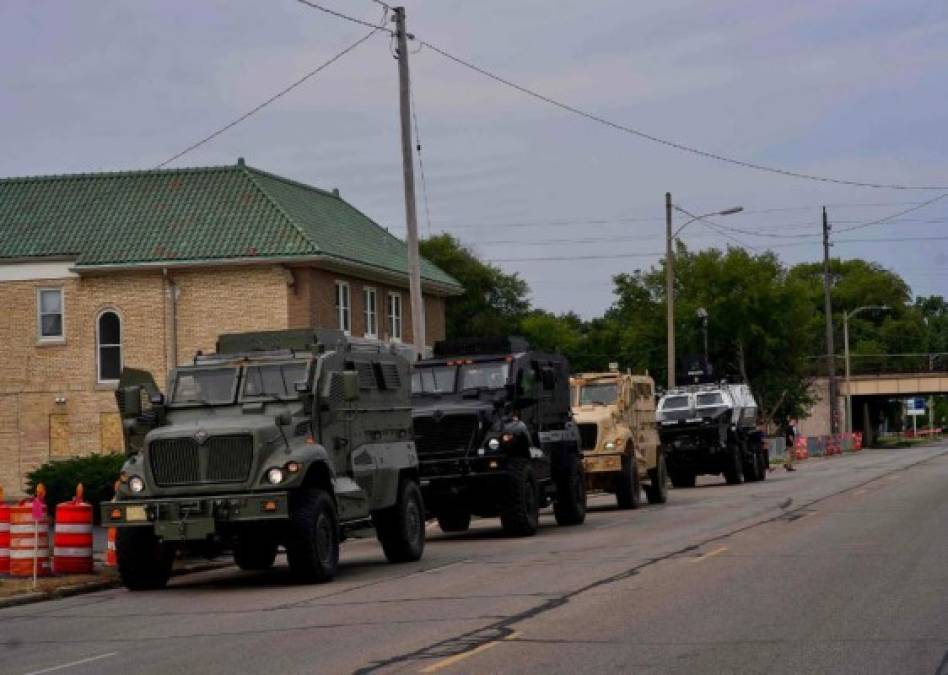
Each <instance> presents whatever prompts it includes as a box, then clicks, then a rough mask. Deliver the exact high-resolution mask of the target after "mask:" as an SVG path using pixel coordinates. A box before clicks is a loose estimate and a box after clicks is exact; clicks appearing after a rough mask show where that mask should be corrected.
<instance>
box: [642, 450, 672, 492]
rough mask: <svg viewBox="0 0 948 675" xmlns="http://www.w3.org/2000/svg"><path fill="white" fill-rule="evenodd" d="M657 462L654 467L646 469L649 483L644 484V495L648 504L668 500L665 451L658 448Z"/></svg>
mask: <svg viewBox="0 0 948 675" xmlns="http://www.w3.org/2000/svg"><path fill="white" fill-rule="evenodd" d="M656 452H658V462H657V463H656V464H655V468H654V469H649V470H648V480H649V484H648V485H646V486H645V496H646V497H648V503H649V504H664V503H665V502H667V501H668V470H667V469H666V467H665V453H663V452H662V449H661V448H659V449H658V450H657V451H656Z"/></svg>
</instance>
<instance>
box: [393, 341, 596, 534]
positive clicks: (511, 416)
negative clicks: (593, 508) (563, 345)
mask: <svg viewBox="0 0 948 675" xmlns="http://www.w3.org/2000/svg"><path fill="white" fill-rule="evenodd" d="M412 393H413V397H412V401H413V405H414V413H413V420H414V429H415V444H416V446H417V449H418V460H419V463H420V467H421V468H420V474H421V486H422V491H423V493H424V496H425V505H426V506H427V508H428V512H429V514H431V515H433V516H434V517H436V518H437V519H438V523H439V525H440V526H441V529H442V530H444V531H445V532H462V531H465V530H467V529H468V527H469V526H470V522H471V515H472V514H473V515H477V516H482V517H496V516H500V520H501V524H502V526H503V528H504V530H505V531H507V532H508V533H509V534H513V535H532V534H534V533H535V532H536V531H537V527H538V525H539V509H540V508H542V507H545V506H547V505H548V504H550V503H552V504H553V512H554V514H555V516H556V522H557V523H558V524H560V525H576V524H579V523H582V522H583V521H584V520H585V518H586V490H585V484H584V479H583V465H582V454H581V451H580V443H579V433H578V431H577V429H576V425H575V424H574V423H573V421H572V417H571V413H570V402H569V365H568V363H567V361H566V359H564V358H563V357H562V356H557V355H553V354H542V353H539V352H535V351H532V350H531V349H530V347H529V345H528V344H527V343H526V341H525V340H523V339H522V338H515V337H512V338H496V339H488V338H484V339H467V340H454V341H444V342H439V343H437V344H436V345H435V347H434V357H433V358H430V359H425V360H422V361H419V362H417V363H416V364H415V369H414V373H413V375H412Z"/></svg>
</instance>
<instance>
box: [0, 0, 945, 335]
mask: <svg viewBox="0 0 948 675" xmlns="http://www.w3.org/2000/svg"><path fill="white" fill-rule="evenodd" d="M324 4H326V5H328V6H331V7H333V8H335V9H337V10H340V11H343V12H346V13H348V14H351V15H354V16H358V17H360V18H362V19H365V20H368V21H373V22H377V21H378V20H379V19H380V18H381V9H380V8H379V6H378V5H376V4H374V3H373V2H371V1H370V0H345V1H342V0H324ZM406 7H407V16H408V23H409V30H410V31H411V32H413V33H415V34H416V35H417V36H418V37H419V38H421V39H424V40H426V41H428V42H430V43H432V44H435V45H438V46H440V47H443V48H445V49H447V50H448V51H450V52H452V53H454V54H455V55H457V56H460V57H462V58H465V59H468V60H470V61H472V62H474V63H476V64H478V65H480V66H482V67H483V68H486V69H489V70H491V71H493V72H495V73H497V74H499V75H501V76H503V77H506V78H508V79H511V80H514V81H516V82H518V83H521V84H523V85H525V86H528V87H531V88H533V89H535V90H537V91H540V92H542V93H544V94H547V95H549V96H552V97H555V98H557V99H560V100H562V101H564V102H567V103H569V104H572V105H575V106H577V107H581V108H584V109H586V110H589V111H591V112H593V113H595V114H597V115H600V116H603V117H606V118H608V119H610V120H614V121H616V122H619V123H621V124H624V125H627V126H631V127H634V128H636V129H640V130H643V131H645V132H648V133H651V134H654V135H656V136H661V137H664V138H669V139H672V140H675V141H677V142H680V143H683V144H688V145H693V146H696V147H699V148H701V149H703V150H707V151H710V152H714V153H719V154H724V155H729V156H733V157H736V158H740V159H744V160H748V161H752V162H756V163H760V164H767V165H772V166H777V167H781V168H785V169H790V170H793V171H798V172H805V173H814V174H819V175H824V176H833V177H839V178H844V179H854V180H858V181H869V182H883V183H899V184H917V185H948V161H946V158H948V3H946V2H945V0H888V1H885V2H882V1H873V0H852V1H849V2H846V1H841V0H821V1H819V2H816V1H811V2H794V3H790V2H785V1H782V0H767V1H763V0H753V1H752V0H746V1H744V2H736V1H731V0H716V1H715V2H710V1H705V2H697V1H694V0H662V1H661V2H651V3H649V2H628V0H623V1H616V2H612V1H599V2H590V1H589V0H576V1H574V2H565V1H557V2H549V1H546V2H539V1H532V0H519V1H518V2H509V1H485V0H480V1H478V2H453V1H448V0H437V1H436V0H428V1H427V2H422V1H409V2H407V3H406ZM366 32H367V30H366V29H365V28H363V27H360V26H358V25H354V24H351V23H348V22H345V21H342V20H339V19H336V18H334V17H331V16H328V15H326V14H324V13H322V12H319V11H316V10H314V9H312V8H309V7H306V6H304V5H302V4H300V3H298V2H295V1H293V0H186V1H185V0H178V1H173V0H161V1H158V0H153V1H150V2H149V1H146V0H136V1H135V2H128V1H127V0H120V1H113V0H75V1H72V2H64V1H53V0H30V1H28V0H0V62H2V63H3V64H4V67H3V68H2V69H0V110H2V114H3V125H2V131H0V138H2V145H0V148H2V151H0V176H20V175H31V174H46V173H71V172H83V171H100V170H124V169H143V168H150V167H153V166H155V165H157V164H159V163H161V162H163V161H165V160H166V159H168V158H169V157H170V156H172V155H174V154H175V153H177V152H178V151H180V150H182V149H183V148H185V147H187V146H188V145H190V144H191V143H192V142H194V141H196V140H198V139H200V138H201V137H203V136H205V135H207V134H208V133H210V132H212V131H214V130H215V129H216V128H218V127H220V126H222V125H224V124H226V123H227V122H229V121H231V120H232V119H234V118H235V117H237V116H239V115H240V114H242V113H243V112H245V111H247V110H248V109H250V108H252V107H253V106H255V105H257V104H258V103H260V102H261V101H263V100H264V99H266V98H268V97H269V96H270V95H272V94H273V93H275V92H276V91H278V90H280V89H281V88H283V87H284V86H286V85H288V84H289V83H291V82H292V81H294V80H295V79H297V78H298V77H300V76H301V75H303V74H304V73H306V72H307V71H309V70H311V69H312V68H314V67H315V66H316V65H318V64H319V63H321V62H322V61H324V60H326V59H328V58H329V57H330V56H332V55H333V54H334V53H336V52H338V51H340V50H341V49H343V48H344V47H346V46H347V45H349V44H351V43H352V42H354V41H355V40H356V39H358V38H359V37H360V36H362V35H364V34H365V33H366ZM389 49H390V46H389V40H388V38H387V37H385V36H383V35H382V34H377V35H376V36H375V37H373V38H372V39H371V40H369V41H368V42H366V43H365V44H363V45H362V46H360V47H359V48H357V49H356V50H355V51H353V52H352V53H351V54H349V55H347V56H345V57H344V58H343V59H341V60H340V61H338V62H336V63H335V64H333V65H332V66H330V67H329V68H327V69H326V70H325V71H323V72H322V73H320V74H319V75H317V76H315V77H313V78H311V79H310V80H308V81H307V82H306V83H305V84H304V85H302V86H301V87H299V88H298V89H296V90H294V91H293V92H291V93H290V94H288V95H287V96H284V97H283V98H281V99H280V100H279V101H277V102H276V103H274V104H273V105H271V106H269V107H267V108H266V109H264V110H263V111H261V112H260V113H258V114H257V115H256V116H254V117H252V118H250V119H249V120H247V121H245V122H244V123H242V124H240V125H238V126H237V127H235V128H233V129H231V130H230V131H228V132H226V133H224V134H222V135H221V136H220V137H218V138H216V139H215V140H213V141H212V142H210V143H207V144H206V145H204V146H202V147H200V148H198V149H197V150H195V151H193V152H191V153H189V154H188V155H186V156H184V157H182V158H181V159H179V160H177V161H176V162H175V163H174V164H173V166H207V165H219V164H231V163H233V162H235V161H236V159H237V157H240V156H242V157H245V158H246V161H247V163H248V164H251V165H253V166H256V167H259V168H261V169H264V170H267V171H271V172H274V173H277V174H281V175H284V176H287V177H290V178H294V179H297V180H300V181H304V182H306V183H310V184H312V185H316V186H319V187H324V188H333V187H338V188H339V189H340V190H341V192H342V195H343V197H345V198H346V199H347V200H348V201H350V202H351V203H352V204H354V205H355V206H356V207H358V208H360V209H362V210H363V211H365V212H366V213H367V214H369V215H370V216H371V217H373V218H375V219H376V220H377V221H378V222H380V223H382V224H383V225H385V226H387V227H389V229H391V230H392V231H393V232H395V233H397V234H399V235H402V234H403V233H404V206H403V201H402V200H403V193H402V183H401V180H402V175H401V163H400V162H401V158H400V154H399V152H400V151H399V139H398V130H399V127H398V89H397V72H396V62H395V61H394V60H393V59H392V57H391V54H390V51H389ZM411 68H412V79H413V85H414V92H415V98H416V103H417V107H416V112H417V116H418V122H419V125H420V136H421V142H422V145H423V151H422V156H423V160H424V167H425V175H426V179H427V193H428V201H429V204H430V213H431V219H430V230H429V224H428V219H427V217H426V215H425V206H424V200H423V192H422V189H421V188H422V185H421V181H420V177H419V179H418V188H419V189H418V201H419V226H420V230H421V233H422V235H426V234H428V233H429V231H430V232H440V231H448V232H452V233H455V234H456V235H457V236H459V237H460V238H461V240H462V241H463V242H464V243H465V244H467V245H469V246H471V247H472V248H473V249H474V250H475V251H476V252H477V253H478V254H479V255H481V256H482V257H483V258H485V259H489V260H497V261H505V260H510V259H521V258H533V257H547V258H553V259H554V260H547V261H542V262H499V263H498V264H499V265H500V266H501V267H503V268H504V269H505V270H508V271H514V270H516V271H519V272H520V274H521V275H522V276H523V278H524V279H526V281H527V282H528V283H529V284H530V286H531V288H532V291H533V300H534V302H535V304H536V305H538V306H540V307H543V308H546V309H550V310H553V311H558V312H559V311H566V310H573V311H576V312H578V313H579V314H580V315H582V316H585V317H590V316H594V315H596V314H599V313H601V312H602V311H603V310H604V309H605V308H607V307H608V306H609V304H610V303H611V301H612V296H611V288H612V287H611V281H610V280H611V277H612V275H614V274H616V273H619V272H624V271H631V270H634V269H637V268H646V267H648V266H650V265H652V264H654V263H655V262H656V261H657V259H658V256H659V254H660V253H661V252H662V250H663V248H664V223H663V218H664V193H665V192H666V191H671V192H672V193H673V195H674V200H675V202H676V203H677V204H680V205H681V206H683V207H684V208H686V209H688V210H689V211H692V212H695V213H706V212H710V211H714V210H719V209H724V208H727V207H731V206H735V205H741V206H743V207H744V209H745V212H744V213H743V214H739V215H734V216H730V217H727V218H722V219H720V221H719V222H720V223H721V224H722V225H727V226H730V227H735V228H739V229H742V230H748V231H759V232H764V233H767V234H770V235H774V234H777V235H781V236H780V237H772V236H771V237H763V236H749V235H740V234H738V235H735V236H736V237H738V239H740V240H742V241H744V242H746V243H748V244H750V245H752V246H754V247H755V248H760V249H766V248H772V249H773V250H775V251H777V252H778V253H779V255H780V257H781V258H782V259H783V260H785V261H786V262H788V263H794V262H799V261H805V260H806V261H809V260H818V259H819V257H820V243H819V237H820V209H819V207H820V205H821V204H827V205H829V206H830V219H831V221H832V222H833V223H834V226H835V228H836V229H842V228H844V227H847V226H850V225H855V224H859V223H861V222H866V221H869V220H874V219H877V218H881V217H883V216H887V215H889V214H891V213H895V212H898V211H900V210H903V209H906V208H910V207H911V206H912V205H913V204H914V203H917V202H921V201H925V200H928V199H932V198H933V197H936V196H937V195H938V194H940V193H939V192H931V191H928V192H924V191H907V190H882V189H866V188H855V187H842V186H834V185H830V184H825V183H818V182H809V181H804V180H798V179H794V178H788V177H781V176H775V175H772V174H766V173H760V172H757V171H752V170H748V169H744V168H739V167H735V166H731V165H728V164H723V163H720V162H715V161H711V160H708V159H703V158H700V157H696V156H693V155H689V154H685V153H682V152H680V151H678V150H674V149H670V148H667V147H663V146H661V145H657V144H652V143H650V142H647V141H644V140H642V139H640V138H636V137H633V136H630V135H628V134H624V133H621V132H619V131H616V130H615V129H611V128H608V127H605V126H602V125H600V124H596V123H594V122H591V121H589V120H586V119H583V118H580V117H576V116H574V115H571V114H569V113H567V112H564V111H562V110H559V109H557V108H554V107H551V106H548V105H546V104H544V103H541V102H538V101H536V100H533V99H531V98H529V97H526V96H524V95H523V94H521V93H519V92H516V91H513V90H511V89H508V88H505V87H504V86H503V85H501V84H498V83H497V82H494V81H491V80H489V79H486V78H484V77H483V76H480V75H478V74H476V73H474V72H471V71H469V70H466V69H464V68H462V67H460V66H458V65H456V64H454V63H452V62H450V61H448V60H446V59H445V58H444V57H442V56H440V55H438V54H437V53H435V52H433V51H432V50H430V49H424V48H423V49H421V50H420V51H419V52H418V53H413V54H412V55H411ZM856 205H862V206H856ZM676 218H678V222H679V223H681V222H683V219H681V217H680V216H676ZM590 221H599V222H590ZM601 221H608V222H601ZM946 223H948V198H946V199H944V200H942V201H941V202H938V203H936V204H933V205H931V206H929V207H926V208H924V209H920V210H918V211H915V212H913V213H911V214H908V215H906V216H904V217H903V218H900V219H897V220H896V221H895V222H889V223H886V224H882V225H877V226H872V227H867V228H862V229H859V230H857V231H854V232H852V233H848V234H847V233H839V234H838V235H837V236H838V237H839V238H840V239H844V238H849V239H872V238H879V239H887V240H888V241H881V242H880V241H877V242H875V243H872V242H845V243H842V242H841V243H839V244H837V245H836V246H835V247H834V251H833V253H834V255H838V256H841V257H844V258H849V257H865V258H870V259H873V260H877V261H879V262H881V263H882V264H884V265H886V266H887V267H889V268H891V269H893V270H895V271H897V272H898V273H900V274H901V275H902V276H903V277H905V279H906V280H907V281H908V282H909V283H910V284H911V286H912V289H913V291H914V292H915V293H917V294H922V295H929V294H942V295H948V266H946V263H948V255H946V254H948V240H946V241H939V240H932V239H929V240H927V241H917V240H916V241H912V239H917V238H919V237H929V238H931V237H938V236H941V235H943V234H945V233H946ZM787 235H794V236H793V237H788V236H787ZM682 238H683V239H684V241H685V242H686V243H687V244H688V245H689V246H692V247H696V248H703V247H708V246H718V247H720V246H724V245H726V244H727V240H725V239H723V238H722V237H721V235H720V234H718V233H716V232H713V231H711V230H710V229H708V228H706V227H704V226H703V225H701V224H700V223H694V224H692V225H690V226H689V227H688V229H686V230H685V231H684V232H683V233H682ZM570 256H575V258H576V259H575V260H573V261H572V262H570V261H567V260H555V259H556V258H568V257H570ZM596 256H626V257H623V258H611V259H610V258H597V257H596Z"/></svg>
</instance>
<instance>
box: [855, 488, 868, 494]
mask: <svg viewBox="0 0 948 675" xmlns="http://www.w3.org/2000/svg"><path fill="white" fill-rule="evenodd" d="M867 492H869V490H867V489H866V488H862V489H861V490H856V491H855V492H853V494H854V495H864V494H866V493H867Z"/></svg>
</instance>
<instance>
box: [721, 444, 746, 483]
mask: <svg viewBox="0 0 948 675" xmlns="http://www.w3.org/2000/svg"><path fill="white" fill-rule="evenodd" d="M728 449H729V450H730V453H731V454H730V457H728V458H727V460H726V462H727V464H726V465H725V467H724V471H723V473H724V480H725V481H727V484H728V485H740V484H741V483H743V482H744V458H743V457H741V454H743V453H741V448H740V446H738V445H730V446H728Z"/></svg>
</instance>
